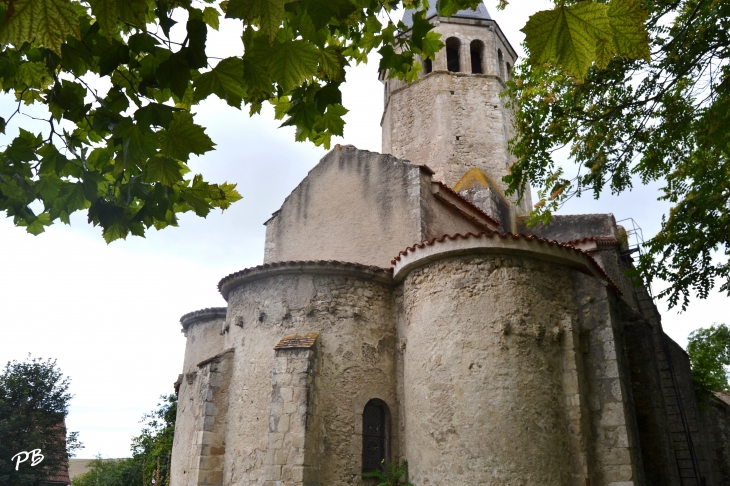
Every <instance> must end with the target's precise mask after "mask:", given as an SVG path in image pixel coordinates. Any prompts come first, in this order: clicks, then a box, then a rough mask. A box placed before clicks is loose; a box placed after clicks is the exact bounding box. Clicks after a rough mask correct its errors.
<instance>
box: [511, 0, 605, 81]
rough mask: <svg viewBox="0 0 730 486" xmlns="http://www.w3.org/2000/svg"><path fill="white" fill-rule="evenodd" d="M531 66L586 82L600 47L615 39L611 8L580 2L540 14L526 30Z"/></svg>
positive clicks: (533, 18)
mask: <svg viewBox="0 0 730 486" xmlns="http://www.w3.org/2000/svg"><path fill="white" fill-rule="evenodd" d="M522 32H524V33H525V44H526V45H527V48H528V49H529V51H530V62H531V63H533V64H534V63H545V64H553V65H555V66H559V67H560V68H562V69H564V70H565V71H567V72H569V73H571V74H573V75H574V76H576V77H577V78H579V79H583V78H584V77H585V75H586V73H587V72H588V68H590V66H591V64H592V63H593V61H595V59H596V44H597V42H598V41H599V40H608V39H610V38H611V36H612V35H613V34H612V31H611V24H610V21H609V18H608V6H607V5H603V4H600V3H596V2H588V1H586V2H579V3H577V4H576V5H571V6H569V7H564V6H558V7H555V9H553V10H546V11H542V12H537V13H536V14H534V15H533V16H531V17H530V19H529V20H528V22H527V24H526V25H525V26H524V27H523V28H522Z"/></svg>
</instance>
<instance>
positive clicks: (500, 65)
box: [497, 49, 504, 79]
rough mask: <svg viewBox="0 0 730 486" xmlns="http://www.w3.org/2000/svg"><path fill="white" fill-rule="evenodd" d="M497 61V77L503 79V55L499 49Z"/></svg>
mask: <svg viewBox="0 0 730 486" xmlns="http://www.w3.org/2000/svg"><path fill="white" fill-rule="evenodd" d="M497 63H498V64H499V77H500V78H502V79H504V56H502V50H501V49H497Z"/></svg>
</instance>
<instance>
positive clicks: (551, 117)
mask: <svg viewBox="0 0 730 486" xmlns="http://www.w3.org/2000/svg"><path fill="white" fill-rule="evenodd" d="M643 5H644V7H645V8H646V9H647V10H648V13H649V16H648V18H647V21H646V26H647V28H648V31H649V33H650V49H651V59H652V61H651V62H650V63H649V62H647V60H646V59H642V58H639V59H633V58H629V57H614V58H612V59H611V60H610V61H609V62H608V63H607V65H606V66H605V68H602V66H600V65H595V64H594V65H593V66H592V67H591V68H590V69H589V70H588V72H587V75H586V77H585V78H584V79H576V78H575V77H574V76H573V75H571V74H570V73H567V72H565V71H563V70H559V69H557V68H556V67H554V66H552V65H550V64H531V63H523V64H522V65H520V66H518V68H517V70H516V74H515V79H514V80H513V81H512V82H510V83H509V90H508V96H510V97H511V98H512V103H513V106H515V107H516V116H515V119H516V126H517V132H518V135H517V137H516V138H515V139H514V140H513V141H512V143H511V149H512V151H513V153H514V154H515V155H516V157H517V158H518V161H517V163H516V164H515V165H514V166H513V167H512V168H511V172H510V175H509V176H508V177H507V178H506V179H505V180H506V181H507V182H508V183H509V184H510V190H511V191H517V190H524V189H525V188H526V184H527V181H528V180H529V181H530V183H532V184H534V185H535V186H537V187H538V188H539V194H540V201H539V202H538V203H537V205H536V209H535V211H534V212H533V221H537V220H542V221H543V222H546V221H547V220H549V217H550V213H551V212H552V211H555V210H556V209H558V208H559V207H560V206H561V205H562V204H563V203H564V202H565V201H567V200H568V199H569V198H571V197H573V196H580V195H581V194H582V193H584V192H586V191H588V192H592V193H593V195H594V196H595V197H596V198H598V197H599V196H600V194H601V193H602V192H603V191H604V190H605V189H607V188H608V189H610V190H611V192H612V193H614V194H618V193H621V192H623V191H626V190H631V188H632V184H633V182H632V181H633V180H635V179H639V180H641V182H642V183H649V182H651V181H663V182H664V183H665V185H664V187H663V188H662V193H661V197H660V198H661V199H663V200H666V201H668V202H670V203H671V204H672V208H671V210H670V212H669V214H668V215H666V216H665V218H664V219H663V223H662V229H661V231H660V232H659V233H658V234H657V235H656V236H655V237H654V238H652V239H651V240H650V241H649V242H648V244H647V246H646V250H647V252H646V254H645V255H643V256H642V257H641V259H640V261H639V265H638V267H639V270H640V271H641V273H642V274H643V275H644V277H645V279H646V280H647V281H648V282H649V283H650V282H651V281H652V279H655V278H657V279H662V280H664V281H666V282H669V284H670V286H669V287H668V288H666V289H665V290H663V291H662V292H661V293H660V294H659V297H668V298H669V303H670V306H675V305H678V304H681V306H682V308H683V309H684V308H686V306H687V304H688V302H689V296H690V295H691V294H692V293H694V294H696V295H698V296H699V297H703V298H704V297H706V296H707V295H708V293H709V291H710V290H711V289H712V288H713V287H714V285H715V282H716V281H718V280H719V281H720V290H721V291H726V292H727V291H730V284H729V282H730V264H728V263H727V260H726V259H725V260H724V261H723V260H722V259H720V260H718V259H716V258H715V255H716V252H719V253H720V254H724V255H725V257H727V256H728V254H729V252H730V226H728V221H729V219H730V185H729V183H728V181H730V177H729V176H730V165H729V162H728V156H729V155H730V135H729V133H730V132H728V130H727V127H728V126H730V81H729V79H730V77H729V74H730V64H729V63H728V58H729V57H730V35H729V32H730V4H728V2H719V1H708V0H680V1H673V2H668V1H664V0H653V1H647V2H644V3H643ZM609 7H610V2H609ZM563 147H569V148H570V156H571V159H572V160H573V161H574V162H575V163H576V164H577V166H578V172H577V174H575V175H570V176H566V175H565V174H564V172H563V170H562V169H560V168H559V167H556V165H555V163H554V161H553V159H552V156H553V153H554V152H555V151H557V150H560V149H562V148H563Z"/></svg>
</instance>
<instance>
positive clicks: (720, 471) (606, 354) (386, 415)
mask: <svg viewBox="0 0 730 486" xmlns="http://www.w3.org/2000/svg"><path fill="white" fill-rule="evenodd" d="M411 14H412V13H411V12H406V16H405V21H406V24H408V22H409V18H411V17H409V16H410V15H411ZM428 18H429V19H430V20H431V22H432V23H433V24H434V26H435V30H436V31H437V32H440V33H441V34H442V36H443V40H444V41H445V43H446V49H444V50H443V51H441V52H439V53H438V54H437V55H436V59H435V60H434V61H428V60H427V61H424V62H423V66H424V70H423V73H422V75H421V77H420V79H419V80H417V81H415V82H412V83H405V82H403V81H398V80H393V79H386V78H387V77H386V76H385V75H383V76H382V81H383V83H384V87H385V109H384V113H383V119H382V128H383V153H382V154H379V153H372V152H368V151H364V150H358V149H357V148H355V147H352V146H337V147H335V148H334V149H333V150H332V151H330V152H329V153H328V154H327V155H326V156H325V157H324V158H323V159H322V160H321V161H320V162H319V164H318V165H317V166H316V167H314V168H313V169H312V170H311V171H310V172H309V174H308V175H307V176H306V177H305V178H304V180H303V181H302V182H301V183H300V184H299V185H298V186H297V187H296V189H294V191H292V193H291V194H290V195H289V196H288V197H287V198H286V200H285V201H284V202H283V204H282V206H281V209H279V211H277V212H276V213H274V214H273V215H272V217H271V219H269V220H268V221H267V222H266V223H265V224H266V243H265V257H264V263H263V264H262V265H260V266H258V267H254V268H248V269H244V270H241V271H239V272H236V273H234V274H232V275H229V276H227V277H224V278H223V279H222V280H221V281H220V282H219V284H218V288H219V290H220V292H221V294H222V295H223V297H224V298H225V299H226V301H227V307H223V308H209V309H203V310H199V311H195V312H191V313H189V314H186V315H185V316H183V317H182V318H181V324H182V329H183V331H184V333H185V336H186V338H187V346H186V350H185V359H184V363H183V373H182V375H181V378H180V379H179V380H178V385H179V405H178V415H177V424H176V431H175V439H174V446H173V455H172V482H171V484H172V486H187V485H226V486H233V485H237V486H252V485H262V486H275V485H276V486H279V485H287V486H289V485H302V486H303V485H308V486H313V485H327V486H338V485H361V484H371V482H368V481H367V480H364V479H363V478H362V473H363V472H367V471H372V470H374V469H376V468H379V467H381V465H382V464H383V463H388V462H392V461H400V460H402V459H407V460H408V463H409V465H410V471H409V478H408V479H409V481H410V482H412V483H413V484H415V485H416V486H426V485H446V484H455V485H507V484H510V485H541V486H542V485H556V486H557V485H575V486H579V485H580V486H588V485H591V486H638V485H671V486H688V485H708V486H709V485H716V486H720V485H723V484H730V454H729V451H730V433H729V431H730V421H729V418H730V414H729V413H728V410H730V408H729V407H728V404H727V403H726V402H724V401H722V400H720V399H718V400H717V403H714V402H713V404H712V407H710V408H709V409H705V408H702V407H700V406H699V404H698V403H697V399H696V396H695V393H694V390H693V387H692V380H691V372H690V368H689V361H688V359H687V355H686V353H685V352H684V351H683V350H682V349H681V348H680V347H679V346H678V345H677V344H676V343H674V342H673V341H672V340H671V339H670V338H669V337H668V336H666V334H664V332H663V330H662V326H661V317H660V315H659V313H658V312H657V309H656V307H655V306H654V303H653V301H652V299H651V297H650V296H649V294H648V292H647V291H646V289H644V288H642V287H641V286H639V287H634V286H633V285H632V282H631V281H629V280H628V279H627V278H626V277H624V272H625V270H627V269H629V268H630V267H631V265H632V260H631V256H630V254H631V253H630V251H629V247H628V243H627V239H626V232H625V230H624V229H623V228H622V227H621V226H619V225H617V224H616V221H615V220H614V217H613V215H611V214H589V215H574V216H556V217H554V219H553V222H552V223H551V224H550V225H548V226H546V227H536V228H528V227H526V226H525V224H524V218H525V216H526V215H527V214H528V212H529V210H530V208H531V206H532V204H531V201H530V196H529V194H524V195H523V197H522V198H521V199H518V198H517V197H516V196H514V197H506V196H505V194H504V190H505V184H504V183H503V182H502V178H503V177H504V176H505V175H506V174H507V173H508V170H509V167H510V165H511V164H512V163H513V162H514V160H513V158H512V156H511V155H510V153H509V151H508V147H507V144H508V141H509V139H510V138H512V136H513V134H514V131H513V128H512V123H511V120H512V114H511V112H510V109H509V108H508V107H507V106H506V105H505V100H504V99H503V98H501V97H500V93H501V92H502V91H503V90H504V88H505V81H507V80H508V79H509V76H510V70H511V68H512V66H513V65H514V63H515V61H516V53H515V51H514V49H513V48H512V47H511V46H510V44H509V42H508V41H507V39H506V38H505V36H504V34H503V33H502V31H501V30H500V28H499V26H498V25H497V24H496V22H494V21H493V20H492V19H491V18H490V16H489V13H488V12H487V10H486V8H485V7H484V5H480V6H479V7H478V8H477V10H473V11H472V10H470V11H460V12H458V13H457V14H456V15H454V16H453V17H451V18H441V17H439V16H438V15H437V14H436V11H435V10H430V11H429V12H428Z"/></svg>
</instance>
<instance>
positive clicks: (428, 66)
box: [423, 59, 433, 74]
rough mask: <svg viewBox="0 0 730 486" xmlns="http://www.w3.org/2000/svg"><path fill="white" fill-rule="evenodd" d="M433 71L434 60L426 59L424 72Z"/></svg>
mask: <svg viewBox="0 0 730 486" xmlns="http://www.w3.org/2000/svg"><path fill="white" fill-rule="evenodd" d="M431 71H433V62H432V61H431V59H425V60H424V61H423V74H428V73H430V72H431Z"/></svg>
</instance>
